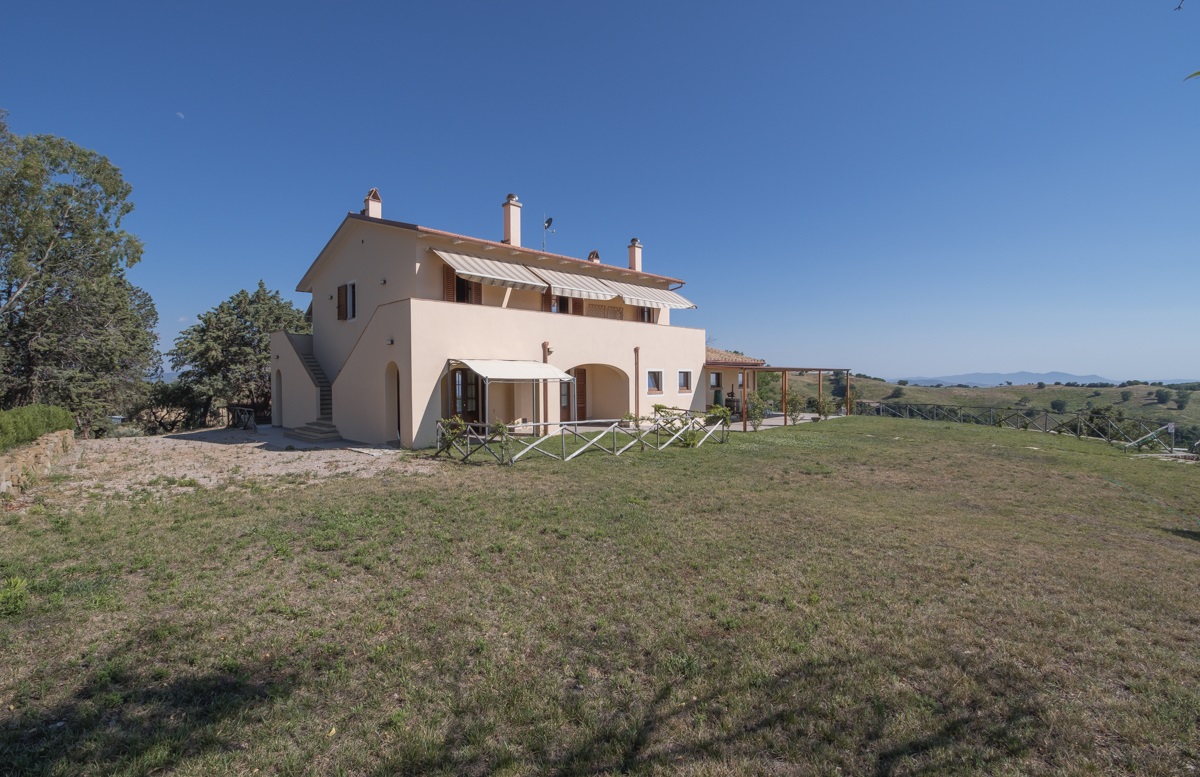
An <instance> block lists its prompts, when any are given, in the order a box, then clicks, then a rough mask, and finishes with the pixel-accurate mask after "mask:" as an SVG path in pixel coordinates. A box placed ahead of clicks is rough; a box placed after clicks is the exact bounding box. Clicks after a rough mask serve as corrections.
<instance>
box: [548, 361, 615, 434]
mask: <svg viewBox="0 0 1200 777" xmlns="http://www.w3.org/2000/svg"><path fill="white" fill-rule="evenodd" d="M567 372H569V373H570V374H571V375H572V376H573V377H574V378H575V386H574V392H572V390H571V384H569V383H563V384H562V385H561V386H560V388H559V414H560V415H559V417H560V418H561V419H563V420H564V421H586V420H589V419H604V420H618V419H620V418H622V417H623V416H624V415H625V414H626V413H628V412H629V376H628V375H626V374H625V372H624V371H622V370H620V369H618V368H616V367H613V366H612V365H609V364H580V365H579V366H577V367H575V368H574V369H571V370H567ZM572 393H573V394H574V396H572Z"/></svg>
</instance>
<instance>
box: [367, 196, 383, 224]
mask: <svg viewBox="0 0 1200 777" xmlns="http://www.w3.org/2000/svg"><path fill="white" fill-rule="evenodd" d="M362 214H363V215H364V216H368V217H370V218H373V219H381V218H383V200H381V199H379V190H378V189H372V190H371V191H369V192H367V197H366V199H364V200H363V209H362Z"/></svg>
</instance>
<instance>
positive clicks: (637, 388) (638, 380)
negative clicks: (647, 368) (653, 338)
mask: <svg viewBox="0 0 1200 777" xmlns="http://www.w3.org/2000/svg"><path fill="white" fill-rule="evenodd" d="M633 414H634V416H636V417H637V418H641V417H642V348H641V346H638V345H635V346H634V347H633Z"/></svg>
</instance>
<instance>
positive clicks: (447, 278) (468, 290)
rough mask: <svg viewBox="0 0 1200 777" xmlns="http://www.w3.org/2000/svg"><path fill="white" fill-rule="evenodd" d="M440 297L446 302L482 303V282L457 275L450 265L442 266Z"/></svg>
mask: <svg viewBox="0 0 1200 777" xmlns="http://www.w3.org/2000/svg"><path fill="white" fill-rule="evenodd" d="M442 299H443V300H445V301H446V302H466V303H470V304H474V305H482V304H483V284H482V283H479V282H478V281H469V280H467V279H466V278H460V277H458V273H456V272H455V271H454V268H453V267H451V266H450V265H445V266H443V267H442Z"/></svg>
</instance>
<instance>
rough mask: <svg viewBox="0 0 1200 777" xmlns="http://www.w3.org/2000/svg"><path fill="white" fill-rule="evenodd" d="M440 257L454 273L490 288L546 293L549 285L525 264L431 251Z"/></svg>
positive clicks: (434, 249)
mask: <svg viewBox="0 0 1200 777" xmlns="http://www.w3.org/2000/svg"><path fill="white" fill-rule="evenodd" d="M429 250H431V251H433V252H434V253H435V254H437V255H438V257H439V258H440V259H441V260H442V261H443V262H445V263H446V264H448V265H450V266H451V267H453V268H454V272H456V273H458V275H459V276H460V277H462V278H466V279H467V280H469V281H476V282H478V283H486V284H487V285H489V286H507V287H509V288H511V289H524V290H526V291H536V292H544V291H546V287H547V284H546V283H545V282H543V281H542V279H540V278H538V277H537V276H536V275H534V274H533V273H531V272H530V271H529V268H528V267H526V266H525V265H523V264H510V263H508V262H497V261H496V260H494V259H484V258H483V257H481V256H467V255H466V254H455V253H451V252H450V251H439V250H437V249H436V248H431V249H429Z"/></svg>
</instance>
